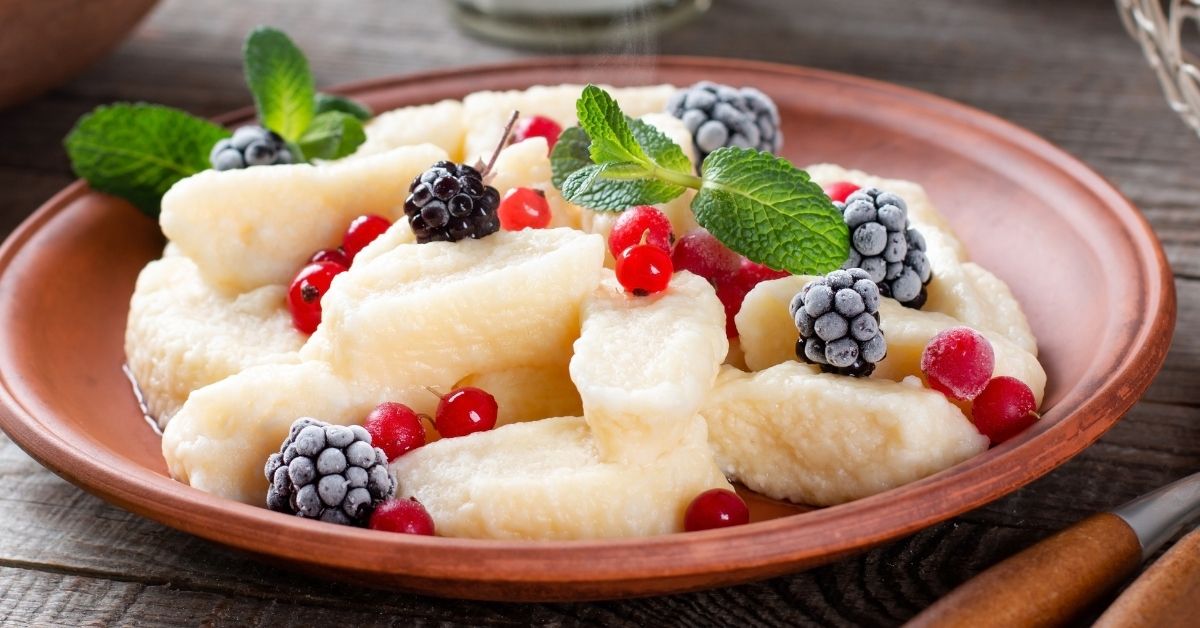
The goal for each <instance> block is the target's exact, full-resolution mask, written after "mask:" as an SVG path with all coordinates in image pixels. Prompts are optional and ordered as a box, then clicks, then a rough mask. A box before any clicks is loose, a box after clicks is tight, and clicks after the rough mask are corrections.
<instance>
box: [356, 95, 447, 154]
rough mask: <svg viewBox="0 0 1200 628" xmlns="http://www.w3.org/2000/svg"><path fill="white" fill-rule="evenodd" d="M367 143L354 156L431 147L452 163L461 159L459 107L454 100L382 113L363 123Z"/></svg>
mask: <svg viewBox="0 0 1200 628" xmlns="http://www.w3.org/2000/svg"><path fill="white" fill-rule="evenodd" d="M366 132H367V141H365V142H363V143H362V144H361V145H360V146H359V147H358V150H356V151H354V157H356V158H357V157H365V156H368V155H377V154H379V153H384V152H387V151H389V150H392V149H394V148H399V147H401V146H415V145H417V144H433V145H434V146H437V147H438V148H440V149H442V150H443V151H446V155H447V156H448V157H447V158H448V159H450V160H452V161H459V160H461V159H462V149H463V139H464V138H465V137H466V128H465V127H464V126H463V106H462V103H461V102H459V101H457V100H443V101H441V102H437V103H434V104H432V105H416V106H413V107H401V108H399V109H393V110H391V111H385V112H383V113H381V114H379V115H377V116H375V117H374V118H372V119H371V121H370V122H368V123H367V128H366ZM430 163H433V162H430Z"/></svg>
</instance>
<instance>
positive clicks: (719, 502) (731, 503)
mask: <svg viewBox="0 0 1200 628" xmlns="http://www.w3.org/2000/svg"><path fill="white" fill-rule="evenodd" d="M745 523H750V509H749V508H748V507H747V506H746V502H744V501H742V498H741V497H738V494H737V493H735V492H733V491H730V490H727V489H723V488H712V489H709V490H707V491H704V492H703V493H700V494H699V495H697V496H696V498H695V499H693V500H692V503H690V504H688V507H687V512H686V513H685V514H684V515H683V529H684V530H685V531H687V532H698V531H700V530H712V529H714V528H728V527H730V526H740V525H742V524H745Z"/></svg>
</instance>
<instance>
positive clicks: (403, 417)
mask: <svg viewBox="0 0 1200 628" xmlns="http://www.w3.org/2000/svg"><path fill="white" fill-rule="evenodd" d="M363 427H364V428H366V430H367V432H368V433H369V434H370V435H371V441H372V442H374V443H375V445H376V446H378V447H379V448H380V449H382V450H383V453H385V454H387V457H388V460H395V459H397V458H399V457H400V456H403V455H404V454H406V453H408V452H410V451H412V450H414V449H416V448H417V447H420V446H422V445H424V444H425V426H424V425H422V424H421V417H420V416H418V415H417V413H416V412H413V410H412V408H409V407H408V406H406V405H404V404H402V403H395V402H393V401H388V402H385V403H381V404H379V405H378V406H375V409H374V410H372V411H371V413H370V414H368V415H367V419H366V420H365V421H363Z"/></svg>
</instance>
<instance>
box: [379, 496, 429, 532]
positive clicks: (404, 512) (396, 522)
mask: <svg viewBox="0 0 1200 628" xmlns="http://www.w3.org/2000/svg"><path fill="white" fill-rule="evenodd" d="M367 526H368V527H370V528H371V529H372V530H383V531H384V532H399V533H401V534H421V535H424V536H433V517H430V516H429V512H428V511H426V510H425V507H424V506H422V505H421V502H419V501H417V500H415V499H389V500H387V501H386V502H383V503H382V504H379V505H378V506H376V507H375V512H373V513H371V520H370V521H368V522H367Z"/></svg>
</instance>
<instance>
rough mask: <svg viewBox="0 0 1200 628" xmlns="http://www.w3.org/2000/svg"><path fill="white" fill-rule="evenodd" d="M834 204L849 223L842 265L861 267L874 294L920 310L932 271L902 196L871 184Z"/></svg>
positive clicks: (926, 294) (920, 236) (926, 295)
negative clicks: (873, 286)
mask: <svg viewBox="0 0 1200 628" xmlns="http://www.w3.org/2000/svg"><path fill="white" fill-rule="evenodd" d="M834 206H835V207H837V208H838V209H839V210H841V212H842V218H843V219H844V220H845V221H846V226H848V227H850V257H849V259H847V260H846V263H845V264H843V265H842V268H847V269H848V268H861V269H863V270H865V271H866V272H867V274H868V275H869V276H870V278H871V281H874V282H875V283H876V284H877V285H878V286H879V292H880V294H882V295H883V296H885V297H891V298H893V299H895V300H897V301H899V302H900V304H901V305H904V306H905V307H911V308H914V309H918V310H919V309H921V307H922V306H923V305H925V300H926V299H927V298H928V293H927V291H926V289H925V286H926V285H928V284H929V281H930V280H931V279H933V271H932V268H931V267H930V265H929V258H928V257H926V255H925V238H924V236H922V235H921V232H919V231H917V230H916V229H914V228H913V227H912V226H911V225H910V224H909V221H908V205H907V204H906V203H905V202H904V199H902V198H900V197H899V196H897V195H895V194H892V193H891V192H885V191H882V190H879V189H877V188H861V189H859V190H857V191H855V192H854V193H853V194H851V195H850V196H847V197H846V201H845V202H844V203H839V202H834Z"/></svg>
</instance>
